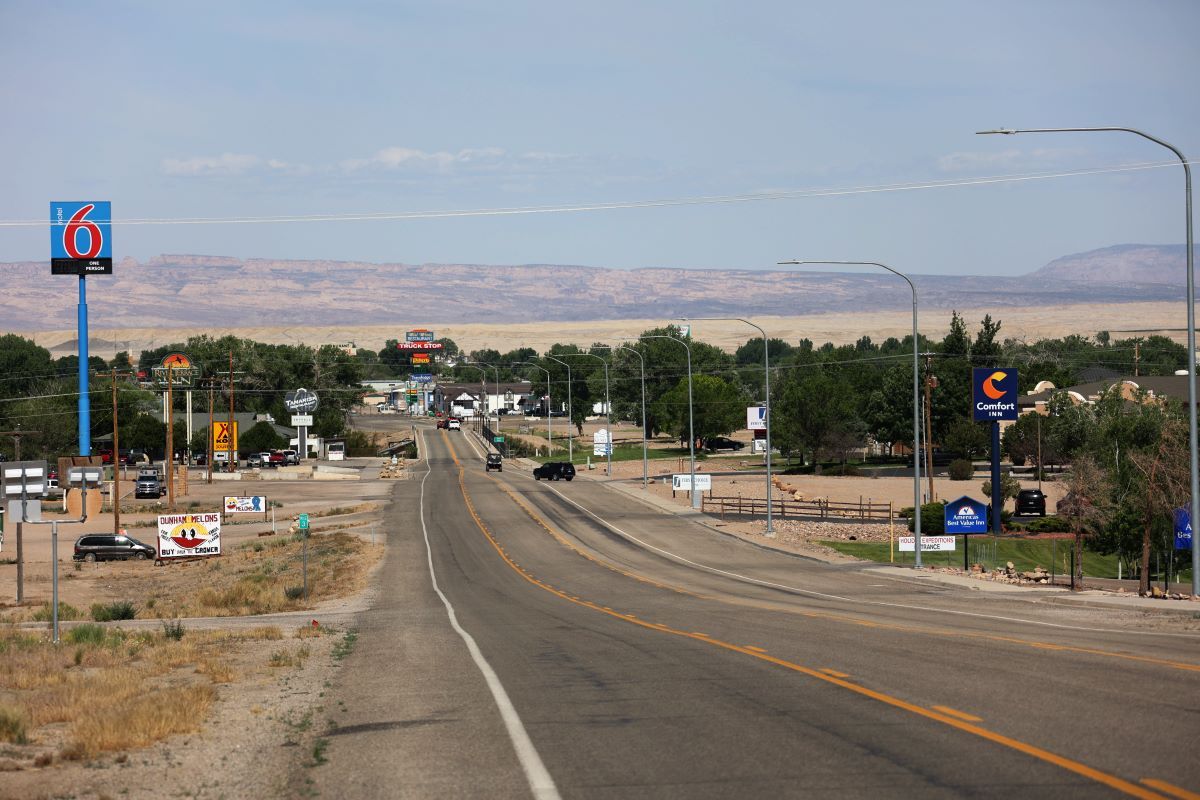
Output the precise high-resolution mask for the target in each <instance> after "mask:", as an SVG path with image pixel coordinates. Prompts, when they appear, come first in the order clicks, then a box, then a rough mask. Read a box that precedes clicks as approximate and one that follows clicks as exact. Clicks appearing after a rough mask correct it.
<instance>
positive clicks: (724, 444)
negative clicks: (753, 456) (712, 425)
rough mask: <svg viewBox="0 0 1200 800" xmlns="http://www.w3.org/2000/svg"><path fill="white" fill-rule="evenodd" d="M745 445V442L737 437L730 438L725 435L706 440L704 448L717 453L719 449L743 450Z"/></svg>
mask: <svg viewBox="0 0 1200 800" xmlns="http://www.w3.org/2000/svg"><path fill="white" fill-rule="evenodd" d="M745 446H746V443H745V442H739V441H737V440H736V439H729V438H727V437H725V436H714V437H712V438H711V439H707V440H706V441H705V442H704V449H705V450H707V451H708V452H710V453H715V452H716V451H718V450H741V449H742V448H743V447H745Z"/></svg>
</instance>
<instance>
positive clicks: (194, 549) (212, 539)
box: [158, 512, 221, 559]
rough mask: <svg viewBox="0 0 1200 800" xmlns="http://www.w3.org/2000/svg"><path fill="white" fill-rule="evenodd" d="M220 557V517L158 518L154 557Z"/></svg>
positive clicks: (172, 515)
mask: <svg viewBox="0 0 1200 800" xmlns="http://www.w3.org/2000/svg"><path fill="white" fill-rule="evenodd" d="M219 555H221V515H220V514H217V513H215V512H214V513H209V514H167V515H164V516H160V517H159V518H158V557H159V558H160V559H166V558H187V557H189V556H219Z"/></svg>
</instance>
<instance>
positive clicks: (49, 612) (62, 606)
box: [33, 602, 83, 622]
mask: <svg viewBox="0 0 1200 800" xmlns="http://www.w3.org/2000/svg"><path fill="white" fill-rule="evenodd" d="M53 616H54V609H53V608H52V607H51V606H50V604H49V603H46V604H44V605H43V606H42V607H41V608H39V609H38V610H37V611H34V612H33V621H34V622H49V621H50V619H51V618H52V617H53ZM82 616H83V614H82V613H81V612H80V611H79V609H78V608H76V607H75V606H73V605H70V604H68V603H63V602H59V604H58V618H59V619H66V620H71V619H79V618H80V617H82Z"/></svg>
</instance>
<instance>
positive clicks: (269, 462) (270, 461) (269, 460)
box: [258, 452, 283, 469]
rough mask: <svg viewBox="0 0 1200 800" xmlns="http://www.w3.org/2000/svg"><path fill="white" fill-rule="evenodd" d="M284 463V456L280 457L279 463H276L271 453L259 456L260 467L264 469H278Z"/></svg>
mask: <svg viewBox="0 0 1200 800" xmlns="http://www.w3.org/2000/svg"><path fill="white" fill-rule="evenodd" d="M282 463H283V457H282V456H281V457H280V459H279V461H276V460H275V459H274V458H273V457H272V455H271V453H269V452H265V453H259V454H258V465H259V466H260V467H262V468H263V469H270V468H272V467H278V466H279V465H280V464H282Z"/></svg>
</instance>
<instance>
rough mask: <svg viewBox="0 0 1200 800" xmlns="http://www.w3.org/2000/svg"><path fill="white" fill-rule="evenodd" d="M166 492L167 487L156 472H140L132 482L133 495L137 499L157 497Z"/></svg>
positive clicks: (155, 498)
mask: <svg viewBox="0 0 1200 800" xmlns="http://www.w3.org/2000/svg"><path fill="white" fill-rule="evenodd" d="M166 493H167V488H166V487H165V486H163V483H162V481H161V480H160V479H159V477H158V475H157V474H156V473H150V474H146V473H142V474H139V475H138V476H137V480H136V481H135V482H134V484H133V496H134V497H135V498H137V499H139V500H141V499H146V498H153V499H154V500H157V499H159V498H160V497H162V496H163V495H164V494H166Z"/></svg>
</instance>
